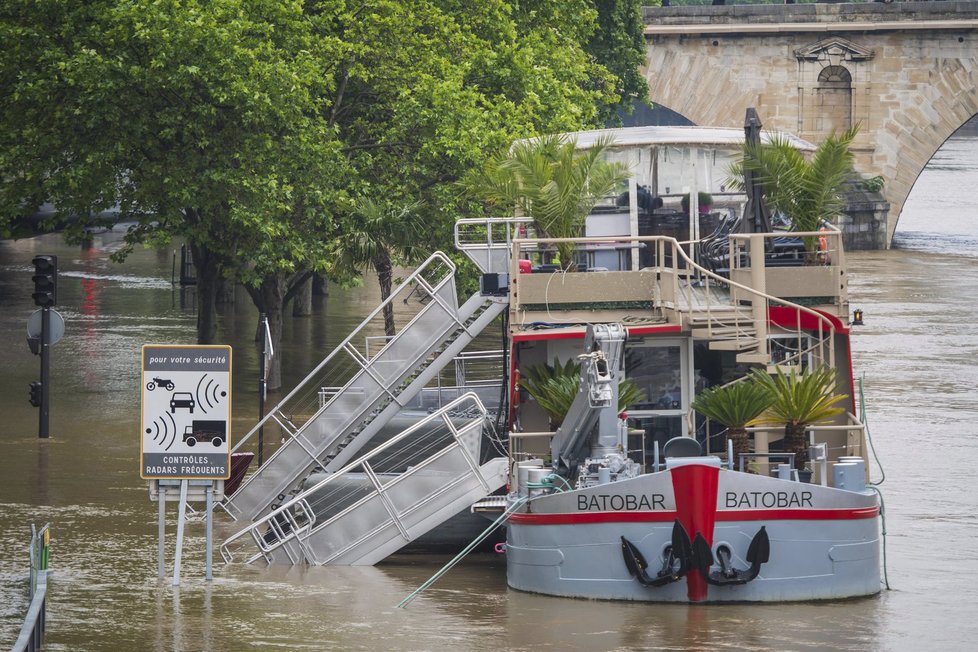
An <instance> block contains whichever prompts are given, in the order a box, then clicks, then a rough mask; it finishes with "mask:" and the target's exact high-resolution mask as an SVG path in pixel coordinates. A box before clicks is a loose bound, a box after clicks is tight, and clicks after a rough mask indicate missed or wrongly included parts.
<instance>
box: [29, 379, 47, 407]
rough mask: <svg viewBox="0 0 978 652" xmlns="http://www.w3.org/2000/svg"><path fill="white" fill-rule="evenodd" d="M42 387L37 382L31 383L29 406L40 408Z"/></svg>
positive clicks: (39, 382)
mask: <svg viewBox="0 0 978 652" xmlns="http://www.w3.org/2000/svg"><path fill="white" fill-rule="evenodd" d="M43 388H44V386H43V385H42V384H41V381H39V380H32V381H31V405H33V406H34V407H41V390H42V389H43Z"/></svg>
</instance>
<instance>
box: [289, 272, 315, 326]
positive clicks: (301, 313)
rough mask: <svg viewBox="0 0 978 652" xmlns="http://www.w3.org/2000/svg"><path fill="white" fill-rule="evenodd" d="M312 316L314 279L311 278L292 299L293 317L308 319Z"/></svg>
mask: <svg viewBox="0 0 978 652" xmlns="http://www.w3.org/2000/svg"><path fill="white" fill-rule="evenodd" d="M311 314H312V277H311V276H310V277H309V278H308V279H306V281H305V282H304V283H302V285H300V286H299V289H298V290H296V292H295V296H294V297H293V298H292V316H293V317H308V316H309V315H311Z"/></svg>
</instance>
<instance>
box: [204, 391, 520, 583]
mask: <svg viewBox="0 0 978 652" xmlns="http://www.w3.org/2000/svg"><path fill="white" fill-rule="evenodd" d="M486 416H487V414H486V408H485V407H484V406H483V404H482V402H481V401H480V400H479V397H478V396H477V395H476V394H475V393H471V392H470V393H468V394H465V395H463V396H461V397H459V398H458V399H456V400H454V401H452V402H450V403H448V404H447V405H445V406H444V407H443V408H441V409H440V410H438V411H436V412H433V413H432V414H430V415H429V416H427V417H425V418H424V419H422V420H421V421H419V422H417V423H415V424H414V425H413V426H411V427H409V428H407V429H406V430H404V431H403V432H401V433H400V434H398V435H396V436H394V437H393V438H391V439H389V440H388V441H386V442H384V443H383V444H381V445H380V446H378V447H376V448H374V449H373V450H372V451H370V452H369V453H367V454H366V455H364V456H362V457H360V458H359V459H357V460H355V461H354V462H352V463H350V464H349V465H347V466H346V467H344V468H343V469H341V470H339V471H337V472H336V473H329V474H325V477H324V478H323V479H321V480H319V481H317V482H316V483H315V484H313V485H312V486H311V487H309V488H307V489H305V490H304V491H302V492H301V493H299V494H298V495H297V496H295V497H294V498H292V499H290V500H289V501H287V502H286V503H284V504H283V505H281V506H280V507H279V508H277V509H275V510H274V511H272V512H271V513H270V514H268V515H266V516H265V517H263V518H261V519H259V520H258V521H256V522H255V523H253V524H251V525H250V526H248V527H247V528H244V529H243V530H241V531H240V532H237V533H236V534H234V535H232V536H231V537H230V538H228V539H227V540H226V541H225V542H224V543H223V544H222V545H221V555H222V557H223V558H224V560H225V561H226V562H227V563H231V562H233V561H239V560H244V561H247V562H255V561H259V560H262V559H264V560H265V561H266V562H268V563H272V562H278V563H292V564H298V563H302V562H306V563H310V564H317V565H322V564H334V565H371V564H375V563H377V562H379V561H381V560H382V559H384V558H385V557H387V556H388V555H390V554H392V553H394V552H396V551H397V550H398V549H400V548H401V547H402V546H404V545H406V544H407V543H409V542H410V541H413V540H414V539H416V538H417V537H419V536H422V535H423V534H425V533H427V532H428V531H429V530H431V529H432V528H434V527H437V526H438V525H440V524H442V523H444V522H445V521H446V520H448V519H449V518H451V517H452V516H454V515H456V514H458V513H459V512H460V511H462V510H465V509H467V508H468V507H469V506H471V505H472V504H473V503H475V502H477V501H478V500H480V499H482V498H485V497H486V496H488V495H490V494H491V493H493V492H494V491H496V490H497V489H499V488H501V487H502V486H504V485H505V483H506V477H507V468H508V466H507V459H506V457H496V458H494V459H491V460H489V461H488V462H486V463H483V464H480V463H479V460H480V456H481V453H482V451H481V447H482V442H483V441H484V438H483V426H484V425H485V424H486ZM316 477H318V476H316Z"/></svg>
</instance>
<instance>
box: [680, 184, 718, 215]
mask: <svg viewBox="0 0 978 652" xmlns="http://www.w3.org/2000/svg"><path fill="white" fill-rule="evenodd" d="M679 205H680V206H681V207H682V209H683V212H684V213H689V193H687V194H685V195H683V197H682V199H680V200H679ZM696 205H697V206H699V213H700V215H703V214H706V213H709V212H710V210H711V209H712V208H713V195H711V194H710V193H708V192H706V191H703V190H700V191H699V192H697V193H696Z"/></svg>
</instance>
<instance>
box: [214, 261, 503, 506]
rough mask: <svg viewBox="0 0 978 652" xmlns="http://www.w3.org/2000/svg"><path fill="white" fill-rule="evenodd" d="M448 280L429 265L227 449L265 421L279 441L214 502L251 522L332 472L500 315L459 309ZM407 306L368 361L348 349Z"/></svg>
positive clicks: (488, 304)
mask: <svg viewBox="0 0 978 652" xmlns="http://www.w3.org/2000/svg"><path fill="white" fill-rule="evenodd" d="M454 273H455V266H454V265H453V264H452V262H451V261H450V260H449V259H448V257H447V256H445V254H443V253H441V252H436V253H435V254H433V255H432V256H431V257H429V258H428V260H426V261H425V262H424V263H423V264H422V265H421V266H420V267H419V268H418V269H417V270H416V271H415V272H414V273H413V274H411V276H409V277H408V278H407V279H406V280H405V281H404V282H403V283H402V284H401V285H399V286H398V287H397V289H396V290H395V291H394V292H392V293H391V296H390V297H388V299H387V300H386V301H385V302H384V303H383V304H381V305H380V306H379V307H378V308H377V309H376V310H375V311H374V312H373V313H372V314H371V315H370V316H368V317H367V319H365V320H364V322H363V323H362V324H361V325H360V327H358V328H357V329H356V330H355V331H354V332H353V333H351V334H350V336H349V337H347V338H346V340H344V341H343V343H341V344H340V345H339V346H338V347H337V348H336V349H335V350H334V351H333V352H332V353H330V354H329V356H327V357H326V359H324V360H323V361H322V362H321V363H320V364H319V365H318V366H317V367H316V369H315V370H313V372H312V373H311V374H309V376H308V377H307V378H306V379H305V380H303V381H302V382H301V383H300V384H299V385H298V386H297V387H296V389H294V390H293V391H292V392H290V394H289V395H288V396H286V397H285V398H284V399H283V400H282V401H281V403H279V405H278V406H276V407H275V408H274V409H273V410H272V411H271V412H270V413H269V415H268V416H267V417H265V419H263V420H262V421H260V422H259V423H258V424H257V425H256V426H255V427H254V428H252V430H251V432H249V433H248V434H247V435H246V436H245V437H244V438H242V439H241V440H240V441H239V442H238V444H237V445H236V446H235V449H234V450H237V449H238V448H240V447H241V446H242V445H243V444H244V443H245V442H246V441H248V439H249V438H250V437H251V436H253V435H254V433H256V432H258V431H259V429H260V428H262V427H263V426H265V425H270V423H269V422H270V421H272V420H274V421H275V422H276V423H277V424H278V425H279V426H280V427H281V428H282V431H283V434H284V436H285V442H284V443H283V444H282V445H281V446H280V447H279V449H278V450H277V451H276V452H275V454H273V455H272V456H271V457H269V459H268V460H267V461H266V462H265V463H264V464H263V465H262V466H261V467H260V468H259V469H257V470H256V471H255V472H254V473H253V474H252V475H251V476H249V477H248V478H247V479H246V480H245V482H244V483H242V485H241V487H240V488H239V489H238V491H237V492H235V494H234V495H233V496H231V497H229V498H228V499H227V500H225V502H224V503H223V507H224V508H225V510H226V511H227V512H228V513H229V514H230V515H231V516H232V517H233V518H235V519H247V520H254V519H256V518H259V517H260V516H261V515H262V514H264V513H266V512H267V511H268V510H269V509H275V507H276V506H277V505H279V504H282V503H283V501H285V500H287V499H288V496H289V495H291V494H294V493H295V492H296V491H297V490H298V489H297V488H298V485H299V483H300V482H301V481H302V479H303V478H305V477H306V476H307V475H308V474H309V472H310V471H312V470H313V469H316V468H325V469H326V470H335V469H339V468H341V467H342V466H343V465H344V464H345V463H346V462H348V461H349V460H350V459H352V458H353V457H354V456H355V455H356V453H357V452H358V451H359V450H360V449H361V448H362V446H363V445H364V444H366V443H367V442H368V441H370V439H371V438H372V437H373V436H374V435H375V434H377V432H378V431H379V430H380V429H381V428H382V427H383V425H384V424H385V423H387V421H389V420H390V418H392V417H393V416H394V415H395V414H396V413H397V412H398V411H399V410H400V409H401V408H402V407H403V406H404V405H405V404H406V403H407V402H409V401H410V400H411V399H412V398H413V397H414V396H415V395H416V394H418V393H419V392H420V391H421V389H422V388H423V387H424V386H425V385H426V384H427V383H428V382H429V381H430V380H431V379H432V378H434V377H435V376H436V375H437V373H438V372H439V371H440V370H441V369H442V368H443V367H444V366H445V365H447V364H449V363H450V362H451V361H452V359H453V358H454V357H455V356H456V355H457V354H458V353H459V352H461V350H462V349H464V348H465V346H466V345H467V344H469V343H470V342H471V341H472V340H473V339H474V338H475V337H476V336H477V335H478V334H479V333H480V332H481V331H482V330H483V329H484V328H485V327H486V326H488V325H489V324H490V323H491V322H492V321H493V320H494V319H495V318H496V316H497V315H499V314H500V313H501V312H502V311H503V309H505V305H506V297H495V298H489V297H484V296H481V295H479V294H476V295H473V296H472V297H471V298H470V299H469V300H468V301H467V302H466V303H465V304H463V305H462V306H458V300H457V295H456V290H455V278H454ZM418 297H420V298H418ZM409 301H413V302H414V304H416V305H420V309H419V310H418V311H417V313H416V314H414V315H413V316H412V317H411V318H410V321H409V323H408V324H407V325H406V326H405V327H404V328H402V329H401V331H400V332H399V333H397V335H395V336H394V337H393V338H391V339H390V340H389V341H386V343H385V344H384V345H383V347H382V348H381V349H380V350H379V351H378V352H376V353H374V354H371V353H370V351H369V348H367V349H366V350H360V349H358V348H357V344H356V343H358V342H360V341H368V342H369V340H370V339H371V338H370V337H369V334H370V333H372V332H375V328H376V324H373V325H372V322H375V318H376V317H377V316H378V315H380V314H382V311H383V309H384V307H385V306H387V305H390V306H391V307H392V308H395V307H396V308H398V309H400V308H401V307H402V306H401V304H402V303H403V304H405V305H407V304H408V303H409ZM373 339H377V338H376V337H375V338H373ZM380 339H381V340H383V339H385V338H383V337H381V338H380ZM329 385H332V386H335V387H337V388H338V389H337V390H336V391H335V392H334V393H333V394H332V396H331V397H330V399H329V400H328V401H326V403H325V405H323V406H322V407H319V394H320V392H321V391H322V388H323V387H324V386H329ZM310 406H312V407H310Z"/></svg>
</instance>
